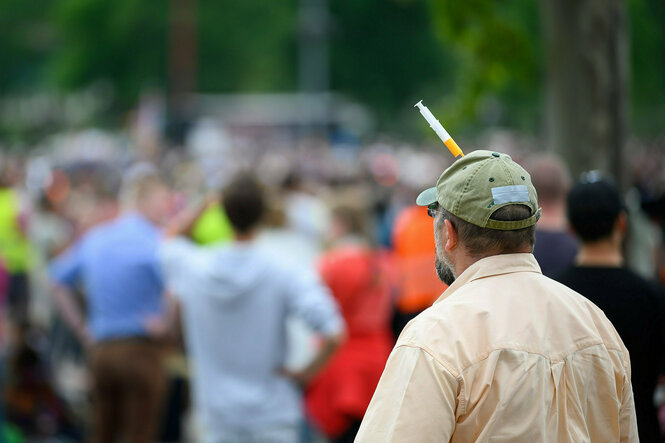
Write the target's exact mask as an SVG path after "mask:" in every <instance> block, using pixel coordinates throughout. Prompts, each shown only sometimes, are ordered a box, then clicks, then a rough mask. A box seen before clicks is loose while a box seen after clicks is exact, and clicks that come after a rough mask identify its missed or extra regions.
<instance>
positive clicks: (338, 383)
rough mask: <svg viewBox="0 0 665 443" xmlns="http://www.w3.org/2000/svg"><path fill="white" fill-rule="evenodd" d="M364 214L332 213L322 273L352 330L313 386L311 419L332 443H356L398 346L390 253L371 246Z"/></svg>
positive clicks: (309, 405)
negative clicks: (393, 326) (392, 321)
mask: <svg viewBox="0 0 665 443" xmlns="http://www.w3.org/2000/svg"><path fill="white" fill-rule="evenodd" d="M365 220H366V218H365V216H364V214H363V213H362V211H361V210H359V209H356V208H352V207H350V206H340V207H338V208H336V209H334V210H333V224H332V228H331V229H332V236H333V237H334V240H333V248H332V249H331V250H330V251H329V252H328V253H326V254H324V255H323V257H322V258H321V261H320V264H319V270H320V273H321V276H322V278H323V280H324V281H325V282H326V283H327V285H328V286H329V288H330V290H331V292H332V294H333V296H334V297H335V299H336V300H337V302H338V304H339V307H340V310H341V311H342V315H343V317H344V320H345V321H346V325H347V340H346V341H345V342H344V343H343V344H342V346H341V347H340V349H339V350H338V351H337V353H336V354H335V356H334V357H333V358H332V360H331V361H330V363H329V364H328V366H327V367H326V368H325V369H324V370H323V371H321V373H320V374H319V376H318V377H316V378H315V379H314V380H313V382H312V383H311V384H310V385H309V387H308V390H307V393H306V408H307V413H308V416H309V418H310V420H311V421H312V422H313V423H314V424H315V426H316V427H317V428H318V429H319V430H320V431H322V432H323V433H324V434H325V435H326V436H327V437H328V438H329V439H330V440H331V441H332V442H335V443H338V442H340V443H341V442H352V441H353V439H354V438H355V434H356V433H357V431H358V428H359V427H360V422H361V421H362V418H363V416H364V414H365V410H366V409H367V406H368V405H369V402H370V400H371V399H372V394H373V393H374V389H375V388H376V385H377V383H378V381H379V378H380V377H381V372H382V371H383V367H384V366H385V363H386V360H387V359H388V356H389V354H390V351H391V348H392V346H393V338H392V332H391V329H390V319H391V316H392V300H391V291H392V288H393V286H394V285H393V283H392V282H391V276H392V275H394V273H393V272H391V264H390V259H389V256H388V255H387V253H385V252H383V251H377V250H375V249H374V248H372V247H371V245H370V243H369V242H368V240H367V236H366V235H365V226H364V225H365Z"/></svg>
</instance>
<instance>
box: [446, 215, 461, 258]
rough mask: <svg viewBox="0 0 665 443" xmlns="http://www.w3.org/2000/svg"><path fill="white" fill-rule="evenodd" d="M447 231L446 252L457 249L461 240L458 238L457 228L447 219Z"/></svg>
mask: <svg viewBox="0 0 665 443" xmlns="http://www.w3.org/2000/svg"><path fill="white" fill-rule="evenodd" d="M444 223H445V230H446V234H447V235H446V244H445V245H444V248H445V249H446V251H452V250H453V249H455V248H456V247H457V242H458V240H459V238H458V236H457V231H456V230H455V227H454V226H453V224H452V223H451V222H450V220H448V219H445V220H444Z"/></svg>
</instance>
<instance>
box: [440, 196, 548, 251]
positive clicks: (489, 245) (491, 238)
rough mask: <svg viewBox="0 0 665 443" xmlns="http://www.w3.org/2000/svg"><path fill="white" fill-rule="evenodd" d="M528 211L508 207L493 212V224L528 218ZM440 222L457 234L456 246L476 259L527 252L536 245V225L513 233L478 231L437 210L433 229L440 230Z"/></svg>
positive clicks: (441, 210) (514, 206)
mask: <svg viewBox="0 0 665 443" xmlns="http://www.w3.org/2000/svg"><path fill="white" fill-rule="evenodd" d="M530 214H531V208H529V207H528V206H526V205H508V206H504V207H502V208H499V209H497V210H496V211H495V212H494V213H493V214H492V217H491V218H492V219H493V220H500V221H514V220H523V219H525V218H528V217H529V215H530ZM444 220H449V221H450V223H451V224H452V225H453V227H454V228H455V231H457V235H458V236H459V239H460V242H461V243H462V244H463V245H464V247H465V248H466V249H467V251H469V254H471V255H473V256H476V257H485V256H488V255H493V254H511V253H516V252H519V251H520V250H522V249H523V248H524V247H525V246H527V245H528V246H529V248H530V249H531V251H533V247H534V245H535V244H536V225H533V226H529V227H526V228H522V229H516V230H513V231H502V230H499V229H490V228H481V227H480V226H476V225H474V224H472V223H469V222H468V221H466V220H462V219H461V218H459V217H457V216H456V215H454V214H451V213H450V212H448V211H446V210H445V209H443V208H441V207H440V208H439V211H438V214H437V217H436V228H437V229H442V228H443V224H444Z"/></svg>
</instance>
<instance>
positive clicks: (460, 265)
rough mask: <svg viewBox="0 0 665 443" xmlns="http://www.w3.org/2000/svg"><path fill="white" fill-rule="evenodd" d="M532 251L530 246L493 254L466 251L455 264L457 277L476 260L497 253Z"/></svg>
mask: <svg viewBox="0 0 665 443" xmlns="http://www.w3.org/2000/svg"><path fill="white" fill-rule="evenodd" d="M531 252H532V250H531V247H530V246H524V247H523V248H521V249H517V250H515V251H513V252H494V253H491V254H484V255H469V254H466V253H463V254H460V256H459V257H458V259H457V263H456V265H455V277H459V276H460V275H462V272H464V271H466V270H467V269H468V268H469V266H471V265H472V264H474V263H475V262H477V261H479V260H482V259H483V258H487V257H493V256H495V255H502V254H530V253H531Z"/></svg>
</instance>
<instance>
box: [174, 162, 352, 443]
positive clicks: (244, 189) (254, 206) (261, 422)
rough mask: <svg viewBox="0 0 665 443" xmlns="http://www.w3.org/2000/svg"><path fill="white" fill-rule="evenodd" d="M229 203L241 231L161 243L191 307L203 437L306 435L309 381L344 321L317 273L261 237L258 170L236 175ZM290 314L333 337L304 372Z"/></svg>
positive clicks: (255, 439) (246, 441)
mask: <svg viewBox="0 0 665 443" xmlns="http://www.w3.org/2000/svg"><path fill="white" fill-rule="evenodd" d="M222 205H223V206H224V211H225V212H226V215H227V217H228V220H229V222H230V223H231V226H232V228H233V231H234V240H233V241H232V242H231V243H230V244H227V245H223V246H220V247H215V248H202V247H198V246H196V245H194V244H193V243H191V242H190V241H188V240H187V239H185V238H183V237H178V238H171V239H169V240H167V241H166V242H165V243H164V245H163V247H162V251H161V256H162V264H163V268H164V273H165V275H166V279H167V282H168V285H169V287H170V288H171V289H172V291H173V292H174V294H175V295H176V296H177V297H178V299H179V300H180V305H181V307H182V313H183V322H184V328H185V339H186V343H187V350H188V353H189V356H190V361H191V362H192V373H193V380H192V382H193V400H194V406H195V411H196V413H197V418H198V419H199V424H200V425H201V431H202V437H203V438H202V441H203V442H211V443H212V442H214V443H227V442H234V443H264V442H265V443H267V442H270V443H292V442H296V441H298V439H299V433H300V424H301V422H302V419H303V417H302V404H301V403H302V398H301V392H300V390H299V387H300V386H299V385H306V384H307V383H308V382H309V381H310V380H311V379H312V378H313V377H314V375H316V374H317V373H318V371H319V370H320V369H321V368H322V367H323V366H324V365H325V363H326V362H327V361H328V360H329V358H330V357H331V356H332V355H333V353H334V351H335V350H336V348H337V347H338V346H339V344H340V342H341V340H342V335H343V330H344V323H343V320H342V318H341V317H340V315H339V313H338V311H337V308H336V305H335V303H334V301H333V299H332V298H331V296H330V293H329V292H328V290H327V289H326V288H325V286H323V284H322V283H321V281H320V280H319V279H318V278H317V277H316V276H315V275H314V273H311V274H306V273H304V272H301V271H300V270H299V269H296V268H292V267H290V266H288V265H286V264H285V263H284V260H282V261H281V262H280V261H276V260H274V259H273V254H270V253H267V252H265V251H262V250H261V249H260V248H259V247H258V246H257V245H256V244H255V243H254V239H255V237H256V234H257V233H258V229H259V228H260V225H261V219H262V215H263V212H264V208H265V200H264V196H263V192H262V189H261V187H260V186H259V184H258V183H257V181H256V180H255V179H254V178H253V177H252V176H250V175H246V174H241V175H239V176H237V177H236V178H234V179H233V180H232V181H231V183H230V184H229V185H228V186H227V187H226V189H225V190H224V192H223V196H222ZM197 212H199V214H200V212H202V211H193V212H192V213H191V214H190V215H189V216H185V217H182V218H181V220H180V221H179V222H178V223H176V224H175V225H174V226H171V227H170V228H169V229H168V231H169V232H168V233H169V235H170V236H171V237H173V236H178V235H181V234H183V233H185V232H187V231H188V230H189V228H190V227H191V226H192V225H193V224H194V222H195V220H196V218H197ZM289 315H296V316H299V317H300V318H302V319H303V320H304V321H305V323H306V324H307V325H308V326H309V327H311V328H312V329H313V330H315V331H316V332H318V333H319V334H320V335H321V337H322V338H323V343H322V346H321V347H320V349H319V352H318V354H317V355H316V356H315V357H314V359H313V360H312V361H311V363H310V364H309V365H308V366H307V367H306V368H304V369H303V370H302V371H299V372H287V371H286V370H284V369H283V368H282V366H283V364H284V358H285V354H286V346H287V343H286V331H285V328H286V319H287V316H289Z"/></svg>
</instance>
